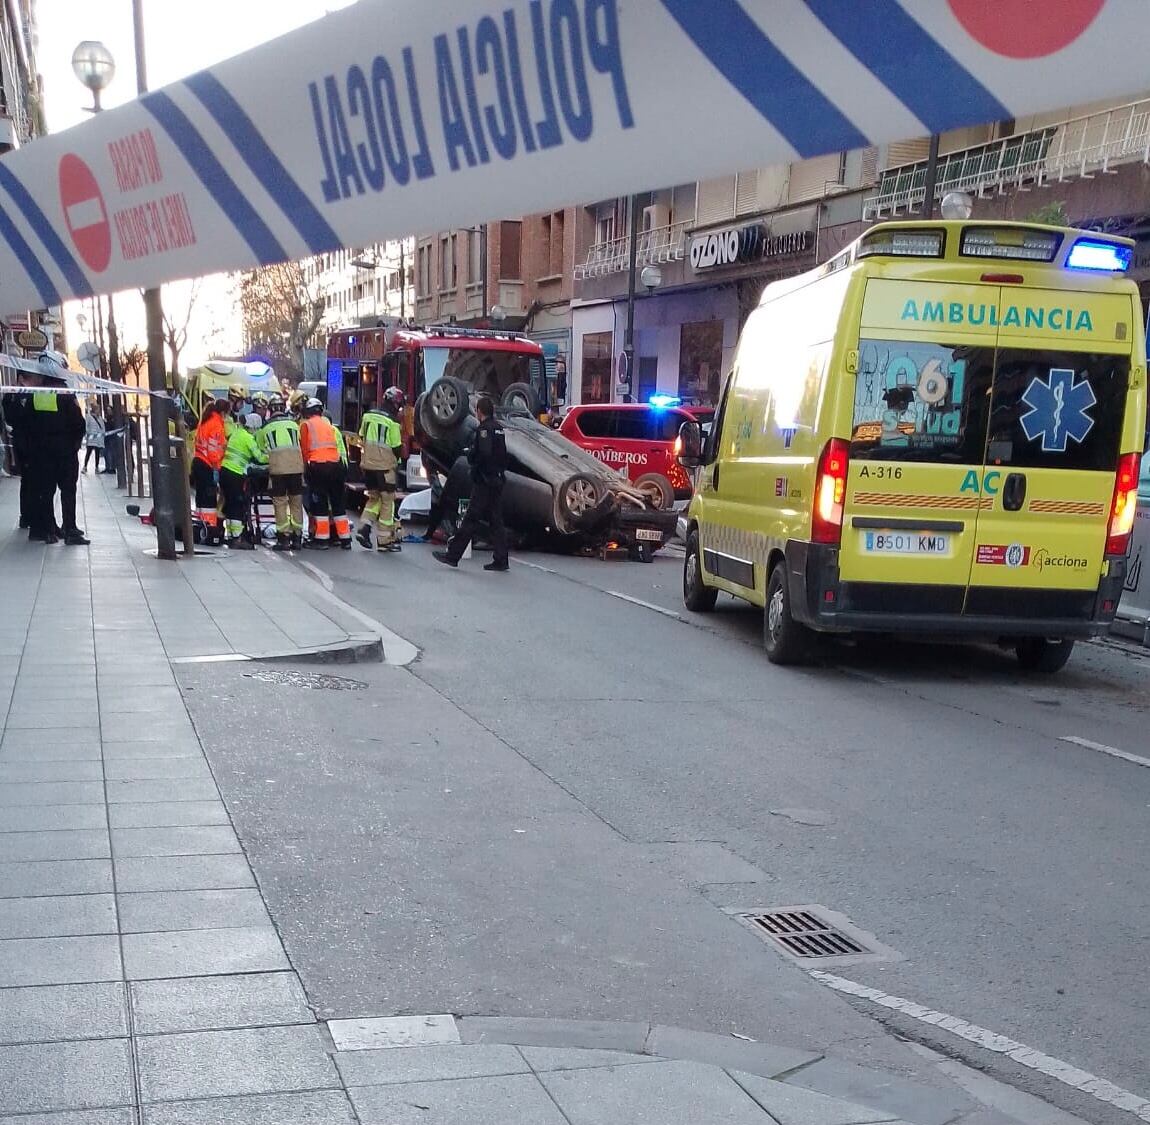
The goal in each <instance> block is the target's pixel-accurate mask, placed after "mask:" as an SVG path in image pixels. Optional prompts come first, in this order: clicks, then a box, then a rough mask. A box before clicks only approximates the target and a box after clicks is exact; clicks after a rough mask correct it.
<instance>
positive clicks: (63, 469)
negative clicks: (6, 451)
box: [25, 375, 89, 547]
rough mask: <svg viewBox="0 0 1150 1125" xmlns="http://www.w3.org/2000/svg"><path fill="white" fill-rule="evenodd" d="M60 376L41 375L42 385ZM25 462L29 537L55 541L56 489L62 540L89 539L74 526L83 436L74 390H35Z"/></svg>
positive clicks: (76, 543)
mask: <svg viewBox="0 0 1150 1125" xmlns="http://www.w3.org/2000/svg"><path fill="white" fill-rule="evenodd" d="M65 385H66V384H65V383H64V380H63V379H57V378H55V377H54V376H47V375H45V376H43V378H42V386H43V387H44V388H49V387H53V388H58V387H63V386H65ZM25 422H26V426H27V429H26V434H27V439H28V446H27V449H28V462H29V467H30V468H31V470H32V476H33V508H32V512H31V513H30V515H31V521H30V527H29V532H28V538H29V539H35V540H38V541H39V542H42V543H57V542H59V536H58V535H57V534H56V511H55V499H56V491H57V489H59V492H60V522H61V524H62V525H63V533H64V542H65V543H66V544H67V545H68V546H70V547H84V546H87V544H88V542H89V540H88V538H87V537H86V536H85V535H84V533H83V532H82V531H81V530H80V529H79V528H78V527H77V526H76V485H77V482H78V481H79V479H80V446H81V445H82V444H83V441H84V429H85V427H84V415H83V412H82V411H81V410H80V404H79V403H78V402H77V401H76V396H75V395H73V394H64V393H61V392H60V391H58V390H48V389H41V390H33V392H32V395H31V401H30V405H29V409H28V411H27V414H26V415H25Z"/></svg>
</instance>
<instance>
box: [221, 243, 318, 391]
mask: <svg viewBox="0 0 1150 1125" xmlns="http://www.w3.org/2000/svg"><path fill="white" fill-rule="evenodd" d="M323 308H324V304H323V298H322V296H321V295H320V294H319V293H318V292H317V291H316V288H315V286H314V285H313V284H311V283H309V282H308V280H307V278H306V277H305V276H304V272H303V269H302V267H301V266H300V264H299V262H282V263H280V264H279V265H274V266H264V267H263V268H262V269H258V270H253V271H251V272H250V273H246V274H244V275H243V277H242V278H241V279H240V311H241V313H242V315H243V328H244V345H245V348H246V349H247V351H248V352H249V354H250V353H253V352H254V353H259V354H261V355H263V356H266V357H267V358H268V359H270V360H271V362H272V364H273V365H274V366H275V368H276V370H277V372H278V373H279V374H280V375H286V376H287V377H288V379H289V380H290V381H291V382H298V381H299V379H300V378H301V376H302V375H303V351H304V348H307V347H313V346H321V341H320V340H319V339H318V330H319V325H320V320H321V319H322V318H323Z"/></svg>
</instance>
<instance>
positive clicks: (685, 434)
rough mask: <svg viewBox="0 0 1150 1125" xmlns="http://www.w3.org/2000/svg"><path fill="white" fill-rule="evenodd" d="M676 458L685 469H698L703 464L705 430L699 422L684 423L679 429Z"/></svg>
mask: <svg viewBox="0 0 1150 1125" xmlns="http://www.w3.org/2000/svg"><path fill="white" fill-rule="evenodd" d="M675 456H676V458H677V459H678V462H679V464H680V465H682V466H683V468H685V469H697V468H698V467H699V466H700V465H701V464H702V463H703V430H702V428H701V427H700V425H699V423H698V422H684V423H683V424H682V425H681V426H680V427H679V437H678V438H677V440H676V441H675Z"/></svg>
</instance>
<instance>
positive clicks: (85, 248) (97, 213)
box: [59, 152, 112, 273]
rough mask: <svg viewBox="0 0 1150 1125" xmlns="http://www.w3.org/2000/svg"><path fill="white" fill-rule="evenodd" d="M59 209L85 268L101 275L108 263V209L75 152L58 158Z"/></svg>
mask: <svg viewBox="0 0 1150 1125" xmlns="http://www.w3.org/2000/svg"><path fill="white" fill-rule="evenodd" d="M59 179H60V207H61V209H62V210H63V212H64V224H65V226H66V227H67V228H68V233H69V234H70V235H71V236H72V244H73V245H74V246H75V247H76V250H77V252H78V253H79V255H80V257H81V258H82V259H83V260H84V262H85V263H86V264H87V266H88V268H89V269H91V270H93V271H94V272H95V273H103V272H104V271H105V270H106V269H107V268H108V264H109V262H110V261H111V260H112V227H111V224H110V223H109V222H108V208H107V207H106V206H105V205H104V196H103V193H102V192H101V191H100V185H99V184H98V183H97V182H96V177H95V176H94V175H93V174H92V169H91V168H89V167H88V165H87V164H85V163H84V161H83V160H81V159H80V157H78V156H77V155H76V154H75V153H72V152H69V153H65V154H64V155H63V156H62V157H61V158H60V177H59Z"/></svg>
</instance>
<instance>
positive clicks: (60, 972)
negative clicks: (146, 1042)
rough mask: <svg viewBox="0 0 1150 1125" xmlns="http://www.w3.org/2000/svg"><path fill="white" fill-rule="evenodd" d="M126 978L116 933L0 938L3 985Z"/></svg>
mask: <svg viewBox="0 0 1150 1125" xmlns="http://www.w3.org/2000/svg"><path fill="white" fill-rule="evenodd" d="M122 979H123V974H122V971H121V968H120V943H119V939H118V938H117V937H116V936H115V935H112V934H102V935H89V936H85V937H43V938H9V939H7V940H6V941H0V988H18V987H20V986H22V985H33V984H74V983H84V982H90V981H107V980H116V981H118V980H122Z"/></svg>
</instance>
